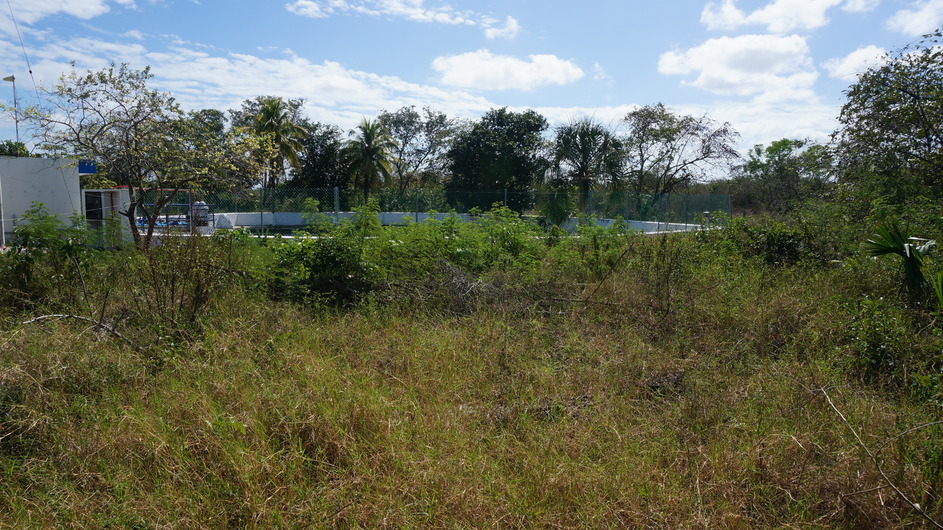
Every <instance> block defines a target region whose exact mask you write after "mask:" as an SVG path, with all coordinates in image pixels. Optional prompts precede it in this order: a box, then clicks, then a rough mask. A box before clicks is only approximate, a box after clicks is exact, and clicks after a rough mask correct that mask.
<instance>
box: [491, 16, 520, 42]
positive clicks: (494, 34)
mask: <svg viewBox="0 0 943 530" xmlns="http://www.w3.org/2000/svg"><path fill="white" fill-rule="evenodd" d="M520 31H521V25H520V24H518V23H517V20H516V19H515V18H514V17H507V19H505V21H504V26H502V27H500V28H495V27H489V28H487V29H486V30H485V37H488V38H489V39H513V38H514V37H516V36H517V34H518V33H520Z"/></svg>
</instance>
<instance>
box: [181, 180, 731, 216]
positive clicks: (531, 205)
mask: <svg viewBox="0 0 943 530" xmlns="http://www.w3.org/2000/svg"><path fill="white" fill-rule="evenodd" d="M199 199H202V200H203V201H204V202H206V203H207V204H208V205H209V207H210V208H211V210H212V211H213V212H214V213H250V212H270V213H273V214H274V213H280V212H302V213H316V212H321V213H328V214H340V213H341V212H349V211H351V210H354V209H356V208H359V207H361V206H363V205H364V204H365V203H366V202H367V200H375V201H376V202H377V205H378V206H379V208H380V211H381V212H402V213H428V212H440V213H444V212H455V213H469V212H470V211H473V210H475V209H477V210H480V211H485V210H488V209H490V208H491V207H492V206H494V205H495V204H499V205H505V206H507V207H509V208H511V209H512V210H515V211H518V212H521V213H522V214H526V215H535V216H540V217H544V218H547V219H549V220H551V221H554V222H562V221H563V220H565V219H566V218H569V217H571V216H579V215H590V216H593V217H596V218H599V219H613V218H622V219H625V220H634V221H657V222H665V223H693V224H700V223H703V222H704V221H706V220H707V219H706V217H712V218H715V219H716V218H717V216H718V214H720V215H721V216H723V215H727V216H729V215H730V209H731V203H730V196H729V195H708V194H697V195H695V194H664V195H651V194H637V193H632V192H629V191H624V190H593V191H591V192H590V193H589V195H588V196H587V197H584V198H583V199H584V200H582V201H580V200H579V197H578V194H577V192H576V191H562V190H556V191H510V190H497V191H463V190H450V189H446V188H414V189H407V190H399V189H394V188H385V189H380V190H372V191H371V192H370V193H369V195H367V196H365V195H364V193H363V191H362V190H352V189H341V188H319V189H302V188H277V189H252V190H243V191H225V192H208V193H202V194H200V195H199ZM178 202H180V203H181V204H183V201H174V205H175V206H174V208H177V207H178V206H180V205H178V204H177V203H178Z"/></svg>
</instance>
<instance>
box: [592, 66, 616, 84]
mask: <svg viewBox="0 0 943 530" xmlns="http://www.w3.org/2000/svg"><path fill="white" fill-rule="evenodd" d="M593 81H612V76H610V75H609V74H608V73H606V69H605V68H603V66H602V65H601V64H599V63H596V64H594V65H593Z"/></svg>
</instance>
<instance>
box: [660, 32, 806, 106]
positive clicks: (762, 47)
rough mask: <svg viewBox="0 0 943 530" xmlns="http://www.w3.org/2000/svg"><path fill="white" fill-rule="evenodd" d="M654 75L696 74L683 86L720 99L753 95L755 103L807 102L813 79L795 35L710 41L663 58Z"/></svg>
mask: <svg viewBox="0 0 943 530" xmlns="http://www.w3.org/2000/svg"><path fill="white" fill-rule="evenodd" d="M658 71H659V73H662V74H665V75H690V74H697V77H696V78H695V79H694V81H690V82H688V81H685V84H689V85H690V86H694V87H697V88H701V89H704V90H707V91H709V92H712V93H715V94H720V95H739V96H750V95H753V96H755V98H756V100H757V101H781V100H787V99H793V100H796V99H811V98H813V97H814V96H813V92H812V85H813V84H814V83H815V80H816V79H817V78H818V73H817V72H816V71H815V68H814V66H813V64H812V59H811V57H810V51H809V46H808V44H807V43H806V39H805V38H803V37H799V36H797V35H790V36H776V35H741V36H739V37H721V38H717V39H710V40H708V41H705V42H704V43H703V44H701V45H699V46H696V47H694V48H691V49H689V50H687V51H671V52H666V53H663V54H662V55H661V57H659V60H658Z"/></svg>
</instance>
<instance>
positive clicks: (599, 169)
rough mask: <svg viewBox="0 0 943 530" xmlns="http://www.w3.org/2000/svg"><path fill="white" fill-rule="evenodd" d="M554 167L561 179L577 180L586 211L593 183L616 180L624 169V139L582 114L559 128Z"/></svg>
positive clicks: (575, 181) (580, 198)
mask: <svg viewBox="0 0 943 530" xmlns="http://www.w3.org/2000/svg"><path fill="white" fill-rule="evenodd" d="M556 133H557V134H556V139H555V140H554V145H553V154H554V169H555V173H556V177H557V178H558V179H560V180H563V181H567V182H571V183H575V184H576V185H577V188H578V189H579V207H580V209H581V210H583V211H586V209H587V208H588V206H589V205H588V204H587V199H588V197H589V190H590V188H591V187H592V185H593V184H594V183H597V182H604V181H606V180H609V181H615V180H617V179H618V178H619V176H620V174H621V170H622V161H623V159H624V157H623V150H622V142H620V141H619V139H618V138H616V136H615V135H614V134H613V133H612V132H611V131H609V129H607V128H606V127H604V126H603V125H601V124H599V123H596V122H595V121H593V120H591V119H589V118H583V119H580V120H576V121H574V122H571V123H568V124H566V125H561V126H560V127H558V128H557V131H556Z"/></svg>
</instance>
